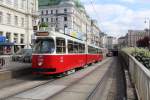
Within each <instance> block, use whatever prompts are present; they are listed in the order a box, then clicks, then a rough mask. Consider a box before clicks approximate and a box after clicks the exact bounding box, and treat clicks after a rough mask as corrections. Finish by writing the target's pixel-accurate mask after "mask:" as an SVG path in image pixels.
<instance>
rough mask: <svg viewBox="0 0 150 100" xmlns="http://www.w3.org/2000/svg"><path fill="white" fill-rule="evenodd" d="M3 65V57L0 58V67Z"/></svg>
mask: <svg viewBox="0 0 150 100" xmlns="http://www.w3.org/2000/svg"><path fill="white" fill-rule="evenodd" d="M4 65H5V60H4V59H3V58H0V68H1V67H2V66H4Z"/></svg>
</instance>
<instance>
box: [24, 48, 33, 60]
mask: <svg viewBox="0 0 150 100" xmlns="http://www.w3.org/2000/svg"><path fill="white" fill-rule="evenodd" d="M31 60H32V49H29V50H27V51H26V52H25V53H24V54H23V56H22V61H23V62H27V63H31Z"/></svg>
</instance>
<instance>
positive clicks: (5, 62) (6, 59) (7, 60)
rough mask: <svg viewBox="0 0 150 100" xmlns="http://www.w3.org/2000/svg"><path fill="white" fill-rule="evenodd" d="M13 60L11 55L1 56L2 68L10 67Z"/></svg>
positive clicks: (0, 64)
mask: <svg viewBox="0 0 150 100" xmlns="http://www.w3.org/2000/svg"><path fill="white" fill-rule="evenodd" d="M11 62H12V61H11V56H0V70H1V69H5V68H7V67H9V65H11V64H10V63H11Z"/></svg>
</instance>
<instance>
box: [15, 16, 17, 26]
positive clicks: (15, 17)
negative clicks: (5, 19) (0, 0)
mask: <svg viewBox="0 0 150 100" xmlns="http://www.w3.org/2000/svg"><path fill="white" fill-rule="evenodd" d="M15 25H18V16H15Z"/></svg>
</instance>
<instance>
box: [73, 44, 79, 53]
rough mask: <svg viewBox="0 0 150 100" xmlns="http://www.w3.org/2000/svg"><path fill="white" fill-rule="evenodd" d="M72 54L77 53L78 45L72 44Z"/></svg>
mask: <svg viewBox="0 0 150 100" xmlns="http://www.w3.org/2000/svg"><path fill="white" fill-rule="evenodd" d="M73 53H79V43H77V42H74V45H73Z"/></svg>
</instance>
